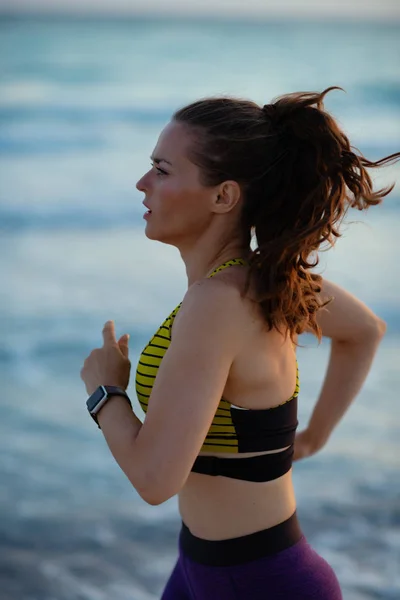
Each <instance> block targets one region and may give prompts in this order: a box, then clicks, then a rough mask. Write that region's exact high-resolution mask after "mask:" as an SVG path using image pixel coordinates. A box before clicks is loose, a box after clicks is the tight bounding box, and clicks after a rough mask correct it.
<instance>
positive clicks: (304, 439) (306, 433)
mask: <svg viewBox="0 0 400 600" xmlns="http://www.w3.org/2000/svg"><path fill="white" fill-rule="evenodd" d="M322 446H323V444H322V445H318V444H317V443H316V442H315V440H314V438H313V437H312V434H311V432H310V430H309V429H304V430H303V431H299V432H298V433H296V437H295V440H294V455H293V461H296V460H300V459H302V458H308V457H309V456H312V455H313V454H316V453H317V452H318V450H320V449H321V448H322Z"/></svg>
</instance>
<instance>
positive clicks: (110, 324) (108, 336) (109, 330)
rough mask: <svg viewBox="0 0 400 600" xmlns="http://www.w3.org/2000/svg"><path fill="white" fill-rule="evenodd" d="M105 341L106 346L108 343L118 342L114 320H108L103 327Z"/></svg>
mask: <svg viewBox="0 0 400 600" xmlns="http://www.w3.org/2000/svg"><path fill="white" fill-rule="evenodd" d="M103 341H104V346H105V345H106V344H116V343H117V338H116V337H115V325H114V321H107V323H106V324H105V325H104V327H103Z"/></svg>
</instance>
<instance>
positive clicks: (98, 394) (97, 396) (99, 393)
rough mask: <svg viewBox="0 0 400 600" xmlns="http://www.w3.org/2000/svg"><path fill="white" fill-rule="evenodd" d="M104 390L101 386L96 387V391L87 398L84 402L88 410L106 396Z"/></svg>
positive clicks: (90, 410)
mask: <svg viewBox="0 0 400 600" xmlns="http://www.w3.org/2000/svg"><path fill="white" fill-rule="evenodd" d="M106 395H107V394H106V392H105V390H104V389H103V388H102V387H98V388H97V390H96V391H94V392H93V394H92V395H91V396H90V397H89V398H88V400H87V402H86V406H87V407H88V411H89V412H92V410H93V409H94V408H95V407H96V406H97V404H98V403H99V402H100V401H101V400H102V399H103V398H104V396H106Z"/></svg>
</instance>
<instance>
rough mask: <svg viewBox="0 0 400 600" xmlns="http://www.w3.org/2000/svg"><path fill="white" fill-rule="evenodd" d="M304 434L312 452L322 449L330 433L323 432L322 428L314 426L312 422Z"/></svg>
mask: <svg viewBox="0 0 400 600" xmlns="http://www.w3.org/2000/svg"><path fill="white" fill-rule="evenodd" d="M304 435H305V438H306V440H307V444H308V446H309V448H310V451H311V453H312V454H315V452H318V451H319V450H321V448H323V447H324V446H325V444H326V443H327V441H328V439H329V434H326V433H323V432H322V431H321V429H320V428H317V427H313V426H312V425H311V424H309V425H308V426H307V428H306V429H305V431H304Z"/></svg>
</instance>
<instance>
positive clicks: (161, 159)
mask: <svg viewBox="0 0 400 600" xmlns="http://www.w3.org/2000/svg"><path fill="white" fill-rule="evenodd" d="M150 160H152V161H153V162H155V163H156V165H158V164H159V163H160V162H165V163H167V164H168V165H171V167H172V163H170V162H169V160H165V158H157V157H156V156H150Z"/></svg>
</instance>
